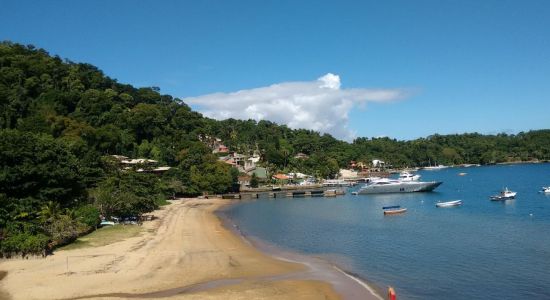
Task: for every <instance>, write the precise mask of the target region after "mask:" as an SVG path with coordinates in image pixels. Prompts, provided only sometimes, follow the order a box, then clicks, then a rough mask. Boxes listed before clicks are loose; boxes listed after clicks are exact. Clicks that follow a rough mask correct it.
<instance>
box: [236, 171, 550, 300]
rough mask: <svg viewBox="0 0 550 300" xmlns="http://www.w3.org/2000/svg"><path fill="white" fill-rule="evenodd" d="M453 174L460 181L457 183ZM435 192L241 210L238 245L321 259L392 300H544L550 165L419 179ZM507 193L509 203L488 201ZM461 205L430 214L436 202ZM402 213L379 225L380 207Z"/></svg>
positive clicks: (268, 202)
mask: <svg viewBox="0 0 550 300" xmlns="http://www.w3.org/2000/svg"><path fill="white" fill-rule="evenodd" d="M460 173H466V174H462V175H459V174H460ZM418 174H420V175H421V176H422V177H421V180H422V181H432V180H436V181H442V182H443V184H442V185H441V186H439V187H438V188H437V189H436V190H435V191H434V192H429V193H407V194H380V195H352V193H351V192H353V191H356V190H358V189H359V187H360V186H356V187H352V188H346V195H344V196H338V197H326V198H325V197H314V198H312V197H307V198H268V197H263V198H259V199H255V200H252V201H241V202H239V203H238V204H236V205H234V206H232V207H231V208H229V210H228V211H227V212H226V215H227V216H228V217H229V218H230V219H231V221H232V222H234V223H235V224H236V226H238V228H239V229H240V230H241V231H242V232H243V234H244V235H245V236H248V237H251V238H253V239H259V240H261V241H263V242H265V243H268V244H270V245H274V246H276V247H280V248H281V249H285V250H290V251H294V252H297V253H300V254H305V255H308V256H316V257H322V258H324V259H326V260H329V261H331V262H332V263H334V264H336V265H338V266H340V267H341V268H343V269H345V270H347V271H349V272H352V273H354V274H357V275H358V276H360V277H361V278H365V279H367V280H368V282H370V283H371V284H373V285H375V286H376V287H378V288H379V289H382V290H384V289H385V288H386V287H388V286H392V287H394V289H395V290H396V292H397V295H398V297H399V299H447V300H453V299H550V195H546V194H544V193H541V192H540V191H541V187H542V186H550V164H548V163H542V164H512V165H494V166H481V167H467V168H456V167H453V168H446V169H441V170H437V171H420V172H418ZM506 187H508V188H509V189H510V190H512V191H516V192H517V193H518V194H517V196H516V199H515V200H507V201H502V202H501V201H498V202H495V201H490V200H489V197H490V196H491V195H494V194H497V193H499V191H501V190H502V189H504V188H506ZM451 200H462V201H463V205H462V206H460V207H450V208H437V207H436V206H435V204H436V203H437V202H438V201H451ZM391 205H400V206H401V207H405V208H407V212H406V213H404V214H401V215H392V216H384V215H383V213H382V207H383V206H391Z"/></svg>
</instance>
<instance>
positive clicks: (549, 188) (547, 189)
mask: <svg viewBox="0 0 550 300" xmlns="http://www.w3.org/2000/svg"><path fill="white" fill-rule="evenodd" d="M541 192H543V193H545V194H550V186H543V187H542V191H541Z"/></svg>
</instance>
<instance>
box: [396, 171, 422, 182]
mask: <svg viewBox="0 0 550 300" xmlns="http://www.w3.org/2000/svg"><path fill="white" fill-rule="evenodd" d="M418 179H420V175H418V174H413V173H410V172H407V171H403V172H401V173H399V180H401V181H417V180H418Z"/></svg>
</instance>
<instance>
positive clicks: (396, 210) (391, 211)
mask: <svg viewBox="0 0 550 300" xmlns="http://www.w3.org/2000/svg"><path fill="white" fill-rule="evenodd" d="M382 209H383V210H384V215H395V214H402V213H404V212H406V211H407V209H406V208H401V206H399V205H393V206H384V207H382Z"/></svg>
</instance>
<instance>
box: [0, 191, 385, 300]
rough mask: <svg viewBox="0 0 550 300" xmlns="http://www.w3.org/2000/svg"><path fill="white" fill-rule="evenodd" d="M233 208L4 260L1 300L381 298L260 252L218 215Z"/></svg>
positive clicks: (333, 273)
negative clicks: (110, 239)
mask: <svg viewBox="0 0 550 300" xmlns="http://www.w3.org/2000/svg"><path fill="white" fill-rule="evenodd" d="M229 203H230V200H222V199H204V200H198V199H184V200H177V201H174V202H173V203H172V204H170V205H168V206H165V207H163V208H162V209H161V210H158V211H155V212H154V214H155V216H156V217H158V219H156V220H154V221H151V222H146V223H144V225H143V227H144V233H142V234H141V235H139V236H137V237H133V238H129V239H127V240H124V241H120V242H116V243H113V244H110V245H106V246H101V247H89V248H83V249H75V250H62V251H56V252H55V253H54V255H52V256H49V257H47V258H44V259H42V258H35V259H25V260H24V259H12V260H3V261H0V270H1V271H6V272H7V275H6V276H5V277H4V278H3V279H2V280H1V281H0V299H135V298H147V299H158V298H165V299H342V298H345V299H379V298H378V297H376V296H375V295H373V294H372V293H370V292H369V291H368V289H366V288H365V287H367V286H365V285H363V283H362V282H361V281H357V280H354V278H349V277H347V276H348V275H347V274H345V273H343V272H340V271H339V270H337V269H336V268H334V267H333V266H331V265H329V264H327V263H321V262H320V260H319V262H313V261H302V259H303V258H302V257H296V260H294V259H292V258H288V257H279V258H275V257H272V256H271V255H266V254H264V253H262V252H260V251H259V250H258V249H256V248H255V247H254V246H252V245H251V244H250V243H247V242H246V241H245V240H243V238H242V237H241V236H239V235H236V234H234V233H233V232H231V231H230V230H228V229H226V228H225V227H224V226H223V224H222V222H221V220H220V219H219V218H218V217H217V216H216V215H215V214H214V212H215V211H216V210H217V209H219V208H221V207H223V206H225V205H228V204H229ZM312 259H313V258H312ZM297 261H299V262H300V263H298V262H297Z"/></svg>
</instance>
